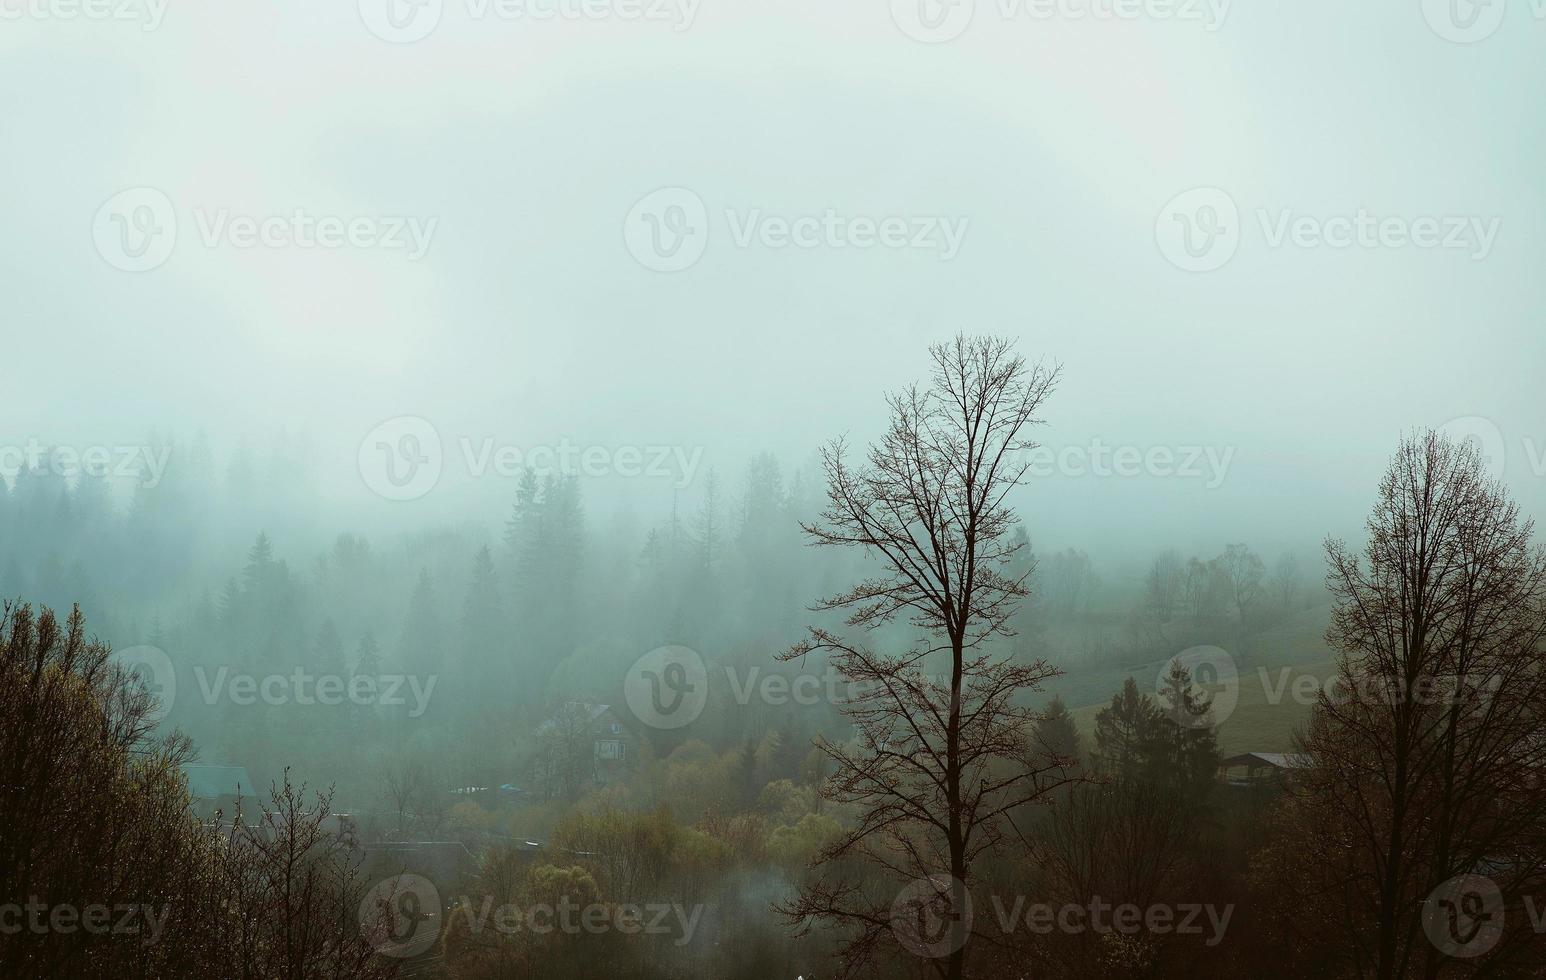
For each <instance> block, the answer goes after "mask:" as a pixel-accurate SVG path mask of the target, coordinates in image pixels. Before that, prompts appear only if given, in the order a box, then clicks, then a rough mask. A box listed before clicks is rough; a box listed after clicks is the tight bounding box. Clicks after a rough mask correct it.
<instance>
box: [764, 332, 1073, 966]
mask: <svg viewBox="0 0 1546 980" xmlns="http://www.w3.org/2000/svg"><path fill="white" fill-rule="evenodd" d="M930 353H931V355H932V358H933V361H934V374H933V377H932V379H931V381H930V382H929V383H928V384H927V385H923V386H919V385H913V386H911V387H909V388H907V389H906V390H904V391H902V392H900V393H897V394H894V395H892V396H890V397H889V398H888V404H889V408H890V420H889V425H888V427H887V429H886V432H885V434H884V436H883V437H882V439H881V441H880V443H879V444H878V445H876V446H873V447H871V449H870V450H869V453H868V455H867V458H866V463H867V465H860V466H858V467H856V466H855V465H854V464H853V463H852V462H851V461H850V458H849V453H848V447H847V446H846V445H845V443H844V442H843V441H842V440H837V441H834V442H833V443H832V444H830V445H829V446H828V447H827V448H826V449H825V450H824V452H823V456H822V459H823V465H824V470H825V475H826V481H827V503H826V507H825V508H824V510H823V512H822V515H821V516H822V520H821V522H820V523H816V524H810V525H806V526H805V531H806V534H807V535H808V536H809V537H810V538H811V540H812V542H813V543H815V544H817V545H825V546H839V547H855V548H860V549H862V550H863V551H864V552H866V553H867V554H868V555H869V556H870V557H872V558H874V559H875V560H876V561H877V562H878V563H879V565H880V566H881V569H882V571H881V572H880V573H879V574H877V575H875V576H874V577H871V578H868V579H865V580H864V581H862V582H860V583H859V584H857V585H855V586H854V587H853V588H851V589H849V590H848V591H845V592H842V593H840V594H838V595H834V596H832V597H830V598H828V599H826V600H824V601H822V602H821V603H819V604H818V606H817V608H818V609H822V610H842V611H844V612H846V613H847V620H846V622H847V625H848V627H849V628H850V629H851V630H854V631H859V632H861V633H862V632H863V631H867V630H870V629H873V628H875V627H878V626H880V625H882V624H885V623H889V622H892V621H893V620H894V619H895V618H896V617H898V616H902V617H905V618H906V619H907V621H908V622H909V623H910V624H911V626H912V627H913V628H914V629H915V630H916V632H917V634H918V636H919V639H918V640H917V641H916V642H915V643H914V644H913V645H912V646H911V647H910V648H909V649H907V650H906V651H905V652H903V653H901V654H899V655H892V654H887V653H883V652H879V651H876V650H873V649H871V648H869V647H868V646H867V645H864V644H863V643H861V642H857V641H855V640H852V639H850V638H849V637H848V636H845V635H840V634H839V633H838V632H835V631H832V630H828V629H824V628H815V627H813V628H811V629H810V635H809V637H808V638H807V639H806V640H805V641H804V642H802V643H800V644H798V645H796V646H795V647H794V648H792V649H791V650H789V651H788V652H787V653H785V654H783V655H782V656H781V659H784V660H793V659H800V658H804V657H806V656H809V655H811V654H814V653H826V654H828V655H829V656H830V658H831V660H830V662H831V664H832V665H833V666H834V667H835V668H836V669H837V670H838V671H839V672H840V673H841V674H843V675H845V676H846V677H847V678H849V679H851V680H852V681H853V682H855V688H854V689H855V690H857V691H859V692H860V693H858V694H856V695H855V696H854V697H852V698H851V699H850V700H849V701H848V702H847V703H846V704H845V706H844V711H845V714H846V715H847V716H848V717H849V718H850V719H851V720H852V721H853V723H854V726H855V731H856V738H855V739H854V741H853V742H851V743H847V744H841V745H840V744H834V743H832V742H830V741H827V740H825V739H822V740H818V743H817V744H818V746H819V748H820V749H821V750H822V751H823V752H824V753H825V754H826V755H827V756H828V757H829V758H830V760H831V762H832V764H833V770H834V771H833V773H832V775H831V776H830V777H829V779H828V780H827V782H826V784H825V787H824V792H825V794H826V795H827V796H828V797H829V798H830V799H833V800H835V801H838V802H840V803H843V804H846V805H849V806H852V807H853V808H854V809H855V811H856V812H857V813H858V820H857V823H856V825H855V826H853V827H852V828H851V829H849V830H847V831H846V832H845V833H844V834H843V835H842V836H841V837H840V838H839V839H838V840H837V841H836V842H834V843H833V844H832V845H831V846H829V847H827V848H825V849H824V850H823V851H822V852H821V854H820V855H819V856H818V858H817V861H816V866H817V868H818V870H819V871H820V874H819V875H818V876H817V877H816V880H814V881H813V882H812V883H810V884H808V885H807V886H806V887H805V888H804V889H803V890H802V891H801V893H800V894H799V895H798V897H796V898H795V899H793V900H791V901H790V902H788V903H785V904H783V905H781V906H779V910H780V911H782V912H783V913H784V914H786V915H788V916H790V917H791V918H792V919H794V920H795V921H798V922H799V923H800V924H801V934H803V933H804V932H806V931H808V930H809V929H810V928H811V927H812V926H813V925H814V923H816V922H821V923H824V924H827V925H831V926H836V927H839V928H842V929H845V930H847V932H846V935H845V941H844V943H843V945H842V947H841V952H840V957H839V974H840V975H841V976H851V975H853V974H855V973H856V972H858V971H860V970H862V969H865V968H866V967H867V966H871V965H874V964H875V963H876V962H877V960H878V958H880V957H883V956H886V955H889V954H890V953H892V951H894V949H895V947H896V945H897V944H898V943H902V944H903V945H904V946H906V945H908V944H907V943H906V937H907V935H908V931H909V929H910V928H911V923H909V922H905V921H900V920H899V917H898V915H897V914H896V913H895V912H894V911H893V903H892V901H891V899H892V898H893V897H894V896H895V893H894V892H892V893H890V894H881V895H877V894H875V893H874V892H873V891H869V890H867V889H866V888H865V886H864V883H863V882H862V881H858V880H855V879H854V877H853V875H852V874H851V872H852V871H853V870H854V869H856V868H862V869H865V871H866V872H867V873H869V874H871V875H874V874H875V873H876V872H878V873H879V875H880V876H881V877H882V878H883V879H886V880H889V881H890V883H891V885H892V887H895V885H896V884H898V883H904V882H909V881H911V882H913V883H914V884H913V886H912V887H913V888H914V889H915V890H916V889H917V888H920V887H921V888H922V890H923V896H924V901H925V903H926V904H930V905H934V906H938V907H939V908H943V909H944V912H943V913H940V914H938V915H937V917H936V920H935V921H937V922H941V923H945V924H946V925H945V929H946V933H945V934H944V935H938V936H931V937H927V938H928V939H929V940H930V941H931V944H930V952H931V953H933V954H936V955H937V958H934V959H930V960H928V962H930V963H931V964H932V965H933V966H934V968H935V969H936V970H937V972H938V974H939V975H940V976H942V977H949V978H953V980H954V978H960V977H962V976H963V975H964V972H965V968H966V963H967V953H968V950H969V949H970V948H972V947H971V945H970V944H971V941H972V940H973V938H974V937H979V938H985V934H983V933H979V932H977V931H976V930H974V929H973V928H972V926H971V923H970V922H968V921H966V917H964V916H962V915H961V914H959V910H961V909H963V908H964V907H965V904H966V901H967V891H968V889H969V888H970V887H971V884H972V882H973V880H974V876H975V875H976V872H977V862H978V861H979V859H980V858H982V857H983V856H984V855H986V854H990V853H992V850H993V849H994V848H996V847H999V846H1000V845H1001V844H1002V843H1003V841H1004V840H1005V839H1006V837H1007V836H1009V835H1011V834H1017V833H1018V829H1017V828H1016V826H1015V822H1014V821H1015V817H1016V814H1017V812H1019V811H1021V808H1023V807H1025V806H1027V805H1028V804H1031V803H1035V802H1037V801H1041V800H1043V799H1044V798H1045V797H1046V796H1047V795H1048V794H1049V792H1050V790H1052V789H1053V788H1055V787H1056V786H1058V785H1061V784H1063V783H1064V782H1066V781H1067V779H1068V778H1069V777H1068V776H1067V775H1066V773H1065V771H1064V769H1063V767H1062V766H1061V765H1060V764H1059V763H1058V761H1056V760H1049V758H1048V756H1047V755H1046V753H1045V752H1043V751H1038V749H1039V747H1038V746H1037V745H1036V744H1035V740H1034V735H1033V733H1032V726H1033V724H1034V722H1035V721H1036V719H1037V717H1038V715H1037V713H1036V712H1034V711H1032V710H1031V709H1029V708H1026V707H1024V706H1023V705H1022V704H1021V703H1019V698H1020V697H1021V696H1022V695H1024V694H1026V693H1027V692H1031V691H1035V690H1036V689H1037V687H1038V686H1039V685H1040V684H1041V683H1042V682H1043V681H1045V680H1047V679H1048V678H1050V677H1052V676H1054V675H1055V674H1056V673H1057V671H1055V670H1054V669H1053V668H1052V667H1050V666H1049V665H1048V664H1047V663H1046V662H1044V661H1041V660H1037V661H1035V662H1033V663H1018V662H1012V661H1010V660H1007V659H1004V658H1002V657H1001V656H998V655H996V654H995V652H994V651H992V650H991V649H990V641H992V640H994V639H995V638H997V637H1002V636H1005V635H1008V634H1009V633H1010V632H1011V631H1010V628H1009V626H1008V620H1009V617H1010V615H1011V613H1012V612H1013V610H1014V608H1015V603H1016V601H1017V600H1019V599H1021V598H1022V597H1024V596H1025V595H1026V593H1027V589H1026V587H1025V581H1026V576H1027V574H1028V572H1027V571H1025V570H1023V569H1022V570H1020V571H1019V573H1018V574H1015V575H1010V574H1006V570H1007V569H1009V568H1011V567H1012V563H1013V562H1014V560H1015V558H1016V555H1017V552H1018V551H1019V549H1021V548H1023V547H1024V539H1023V538H1016V537H1014V536H1012V535H1011V533H1010V532H1011V531H1012V529H1013V528H1014V527H1015V525H1016V523H1017V518H1016V516H1015V515H1014V513H1013V512H1012V511H1011V510H1010V508H1009V506H1008V505H1007V503H1006V497H1007V495H1008V494H1009V492H1010V491H1011V490H1012V489H1014V488H1015V487H1016V486H1018V485H1020V484H1021V483H1022V480H1023V477H1024V474H1025V468H1026V462H1025V456H1024V454H1025V452H1026V451H1027V450H1029V449H1031V448H1034V446H1035V443H1033V442H1032V441H1031V440H1030V438H1029V435H1028V432H1027V430H1028V429H1029V428H1030V427H1032V426H1034V425H1035V424H1037V423H1038V422H1039V421H1040V420H1039V419H1038V417H1037V413H1038V410H1039V409H1040V407H1041V404H1042V402H1043V400H1044V399H1045V398H1046V397H1047V395H1048V394H1049V393H1050V392H1051V391H1052V389H1053V387H1054V386H1055V384H1056V381H1057V376H1058V371H1057V369H1056V368H1047V367H1043V366H1041V365H1034V366H1032V365H1028V364H1027V363H1026V362H1025V361H1024V359H1023V358H1021V357H1020V356H1018V355H1017V354H1015V353H1014V351H1013V350H1012V348H1011V345H1010V343H1009V342H1008V341H1006V340H1001V339H996V338H967V337H960V336H958V337H957V338H955V339H954V340H953V341H951V342H949V343H946V344H941V345H938V346H935V347H933V348H931V350H930ZM941 661H942V662H941ZM937 662H938V663H940V664H941V667H946V666H948V669H947V670H944V671H942V674H941V676H940V677H939V678H937V679H936V678H931V677H929V676H928V675H927V674H926V669H927V668H928V667H929V666H931V664H933V663H937ZM872 880H873V879H872ZM904 891H906V889H904ZM915 938H916V937H915ZM913 950H914V951H917V947H916V944H913Z"/></svg>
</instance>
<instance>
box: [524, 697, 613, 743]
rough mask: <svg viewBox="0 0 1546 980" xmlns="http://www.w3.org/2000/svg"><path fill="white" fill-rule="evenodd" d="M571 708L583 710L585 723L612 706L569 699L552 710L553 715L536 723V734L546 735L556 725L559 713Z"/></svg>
mask: <svg viewBox="0 0 1546 980" xmlns="http://www.w3.org/2000/svg"><path fill="white" fill-rule="evenodd" d="M572 708H579V709H581V710H582V711H583V713H584V718H585V723H586V724H587V725H589V724H590V723H591V722H593V721H595V720H596V719H597V718H600V717H601V716H602V715H604V714H606V713H607V712H608V711H611V710H612V706H611V705H610V704H591V703H590V702H589V701H570V702H569V703H568V704H566V705H564V706H563V707H562V708H560V709H559V710H558V711H556V712H554V713H553V717H551V718H549V719H548V720H547V721H545V722H543V723H542V724H540V725H538V726H537V734H538V735H546V734H547V733H548V732H550V731H552V730H553V729H554V728H555V727H557V725H558V721H559V715H560V714H562V713H563V712H565V711H568V710H570V709H572Z"/></svg>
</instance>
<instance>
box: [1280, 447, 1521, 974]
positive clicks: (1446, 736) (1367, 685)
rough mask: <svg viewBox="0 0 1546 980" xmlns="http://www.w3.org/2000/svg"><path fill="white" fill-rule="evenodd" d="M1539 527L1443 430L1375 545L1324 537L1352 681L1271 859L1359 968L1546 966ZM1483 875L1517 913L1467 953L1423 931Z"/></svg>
mask: <svg viewBox="0 0 1546 980" xmlns="http://www.w3.org/2000/svg"><path fill="white" fill-rule="evenodd" d="M1532 531H1533V528H1532V524H1531V522H1530V521H1528V520H1522V519H1521V518H1520V517H1519V513H1518V509H1517V508H1516V506H1515V505H1514V504H1513V503H1512V502H1511V501H1510V500H1509V499H1508V496H1507V494H1506V492H1505V491H1504V490H1503V488H1502V486H1501V485H1500V484H1499V483H1497V482H1496V481H1494V480H1492V479H1490V478H1489V477H1488V476H1487V475H1486V471H1485V465H1484V463H1483V461H1482V459H1481V458H1480V456H1479V455H1478V454H1477V453H1476V451H1475V449H1474V448H1473V447H1470V446H1467V445H1465V444H1456V443H1453V442H1450V441H1449V440H1447V439H1445V438H1444V437H1442V436H1439V435H1437V434H1435V433H1433V432H1426V433H1423V434H1420V435H1417V436H1414V437H1412V438H1409V439H1407V440H1406V441H1404V442H1403V444H1402V446H1401V448H1400V450H1399V451H1398V453H1397V454H1396V456H1395V458H1394V459H1393V460H1392V462H1391V464H1390V467H1389V468H1388V469H1387V470H1386V473H1385V476H1384V479H1383V480H1382V481H1381V484H1380V490H1379V499H1378V502H1377V503H1376V505H1375V509H1374V512H1373V514H1372V515H1371V516H1370V518H1369V521H1368V532H1369V542H1368V544H1367V546H1366V547H1365V548H1364V549H1363V551H1362V554H1361V555H1360V554H1359V553H1358V552H1356V551H1353V550H1351V549H1349V548H1348V547H1347V546H1346V545H1345V544H1343V543H1341V542H1337V541H1333V542H1329V543H1328V545H1327V554H1328V558H1329V566H1330V570H1329V573H1328V576H1327V581H1328V584H1329V586H1330V588H1331V591H1332V594H1333V597H1334V600H1335V604H1334V607H1333V618H1332V624H1331V626H1330V628H1329V630H1328V639H1329V640H1330V642H1331V643H1332V644H1333V645H1334V646H1335V647H1336V649H1337V650H1338V651H1340V656H1339V665H1338V666H1339V677H1338V684H1337V686H1336V688H1335V694H1334V695H1326V694H1323V696H1322V697H1321V699H1320V702H1319V703H1318V705H1317V707H1316V709H1315V713H1314V716H1313V719H1312V722H1311V725H1310V728H1309V731H1308V733H1307V735H1306V737H1305V739H1304V740H1303V744H1302V748H1303V750H1304V751H1305V752H1307V753H1309V754H1310V755H1311V757H1312V758H1313V760H1314V767H1313V768H1312V769H1311V770H1309V772H1308V773H1307V774H1306V775H1305V777H1304V778H1303V780H1302V782H1301V784H1300V787H1299V791H1298V792H1296V793H1295V794H1293V795H1292V796H1291V797H1290V798H1289V800H1288V802H1287V804H1286V806H1285V813H1284V814H1283V817H1282V822H1283V824H1284V828H1283V831H1282V834H1281V842H1280V843H1275V844H1274V845H1272V846H1270V847H1269V848H1268V849H1267V852H1266V854H1265V855H1264V859H1263V860H1262V861H1261V865H1262V867H1263V868H1264V870H1265V871H1266V872H1267V874H1268V876H1269V879H1270V880H1269V882H1268V884H1269V885H1271V886H1272V888H1271V891H1270V892H1269V894H1270V895H1271V896H1272V897H1273V898H1275V899H1276V900H1277V901H1278V902H1279V903H1280V907H1279V913H1280V916H1279V917H1280V920H1281V921H1282V922H1283V923H1284V924H1285V925H1286V926H1287V928H1288V929H1290V930H1292V931H1294V932H1297V933H1298V934H1299V936H1300V937H1301V938H1302V939H1308V938H1310V937H1313V938H1314V939H1315V940H1316V941H1319V942H1321V943H1322V944H1323V945H1324V944H1326V943H1327V942H1328V941H1330V942H1333V943H1334V948H1335V949H1336V950H1337V951H1338V953H1339V954H1340V958H1341V963H1342V966H1343V967H1344V968H1351V969H1352V970H1353V971H1354V972H1356V973H1357V974H1358V975H1361V976H1377V977H1380V978H1391V977H1407V976H1417V975H1421V976H1425V977H1435V976H1437V975H1438V974H1439V973H1440V972H1442V971H1444V970H1446V969H1452V968H1453V969H1460V970H1462V971H1463V972H1475V971H1479V972H1478V973H1477V975H1487V974H1501V975H1508V971H1509V970H1510V969H1513V968H1515V967H1517V966H1518V965H1520V964H1522V963H1527V962H1534V963H1538V962H1539V957H1540V955H1541V951H1542V946H1541V944H1542V942H1543V937H1542V936H1541V935H1539V934H1537V933H1535V932H1534V931H1533V930H1531V929H1530V928H1528V923H1529V920H1530V915H1529V913H1528V911H1527V910H1526V908H1525V907H1524V900H1525V898H1526V896H1527V895H1533V894H1538V893H1539V890H1540V889H1541V888H1542V887H1543V886H1546V846H1543V844H1546V830H1543V828H1546V795H1543V794H1542V793H1541V792H1540V789H1539V777H1540V775H1541V773H1542V771H1543V767H1546V738H1543V737H1542V736H1543V732H1546V670H1543V662H1542V640H1543V636H1546V553H1543V552H1542V551H1541V549H1540V548H1539V547H1536V546H1533V545H1532V544H1531V535H1532ZM1306 848H1308V849H1310V853H1306ZM1274 852H1276V855H1275V853H1274ZM1274 868H1275V869H1276V877H1272V875H1273V873H1274ZM1472 874H1481V875H1485V876H1488V877H1490V878H1491V879H1492V884H1493V886H1494V887H1495V888H1496V895H1495V897H1494V898H1493V900H1492V904H1494V905H1495V906H1496V907H1495V908H1487V909H1482V910H1480V911H1484V912H1485V913H1486V915H1487V916H1489V917H1492V916H1495V917H1496V920H1497V921H1498V922H1501V923H1504V924H1505V926H1506V927H1507V928H1505V930H1504V931H1503V933H1502V934H1501V935H1499V936H1497V937H1496V941H1495V944H1493V945H1492V946H1491V948H1490V949H1482V950H1480V951H1479V952H1480V954H1481V955H1478V956H1476V957H1474V958H1472V959H1470V960H1469V961H1468V962H1463V961H1461V960H1457V959H1450V958H1447V957H1446V956H1445V955H1444V951H1443V950H1441V948H1440V945H1439V944H1438V943H1436V942H1433V941H1430V939H1431V935H1425V930H1424V913H1425V911H1427V912H1430V913H1431V911H1432V909H1431V905H1432V903H1433V901H1435V899H1434V898H1433V896H1435V895H1436V894H1438V892H1437V889H1439V887H1440V886H1441V885H1444V884H1445V883H1446V882H1450V881H1452V880H1453V879H1455V878H1456V877H1457V876H1462V875H1472ZM1327 896H1334V898H1335V900H1334V901H1331V902H1327V901H1325V898H1326V897H1327ZM1440 900H1442V898H1441V899H1440ZM1467 914H1470V913H1467ZM1477 921H1481V920H1480V919H1478V920H1477ZM1531 957H1534V959H1531Z"/></svg>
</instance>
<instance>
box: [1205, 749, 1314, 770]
mask: <svg viewBox="0 0 1546 980" xmlns="http://www.w3.org/2000/svg"><path fill="white" fill-rule="evenodd" d="M1313 765H1315V760H1314V759H1312V758H1310V757H1309V756H1307V755H1297V754H1288V753H1283V752H1245V753H1242V754H1240V755H1234V756H1230V757H1229V758H1228V759H1222V760H1220V761H1219V766H1220V767H1221V768H1224V769H1232V768H1234V767H1235V766H1271V767H1272V768H1274V769H1309V768H1310V767H1311V766H1313Z"/></svg>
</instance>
